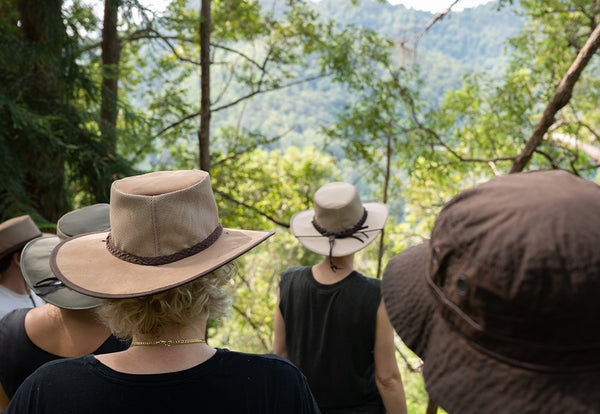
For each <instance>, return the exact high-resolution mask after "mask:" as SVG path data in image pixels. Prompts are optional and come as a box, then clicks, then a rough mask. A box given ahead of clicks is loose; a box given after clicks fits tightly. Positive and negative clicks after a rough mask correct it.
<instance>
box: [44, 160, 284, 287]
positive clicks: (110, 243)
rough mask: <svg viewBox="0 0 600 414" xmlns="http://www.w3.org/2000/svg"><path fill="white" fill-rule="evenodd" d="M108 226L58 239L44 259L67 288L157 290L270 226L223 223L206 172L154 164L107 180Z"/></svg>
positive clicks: (205, 268)
mask: <svg viewBox="0 0 600 414" xmlns="http://www.w3.org/2000/svg"><path fill="white" fill-rule="evenodd" d="M110 224H111V230H110V231H109V232H106V231H105V232H97V233H89V234H84V235H81V236H75V237H72V238H69V239H67V240H65V241H63V242H61V243H60V244H59V245H58V246H56V248H55V249H54V251H53V253H52V256H51V259H50V265H51V268H52V271H53V272H54V274H55V275H56V277H57V278H58V279H60V280H61V281H63V283H64V284H65V285H67V286H69V287H70V288H72V289H73V290H76V291H78V292H81V293H83V294H86V295H90V296H94V297H99V298H127V297H137V296H146V295H150V294H154V293H158V292H161V291H164V290H167V289H170V288H173V287H176V286H179V285H182V284H184V283H187V282H189V281H191V280H194V279H196V278H198V277H200V276H202V275H205V274H206V273H209V272H211V271H212V270H215V269H217V268H218V267H221V266H223V265H224V264H226V263H228V262H230V261H232V260H234V259H235V258H237V257H239V256H241V255H242V254H244V253H246V252H247V251H248V250H250V249H252V248H253V247H255V246H256V245H258V244H259V243H261V242H263V241H264V240H265V239H267V238H268V237H270V236H271V235H272V234H273V232H272V231H252V230H238V229H228V228H223V227H222V226H221V224H220V223H219V215H218V211H217V204H216V202H215V199H214V195H213V191H212V187H211V184H210V177H209V175H208V173H207V172H205V171H200V170H181V171H159V172H153V173H148V174H144V175H138V176H134V177H128V178H124V179H121V180H117V181H115V182H113V184H112V186H111V196H110Z"/></svg>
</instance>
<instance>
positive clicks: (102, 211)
mask: <svg viewBox="0 0 600 414" xmlns="http://www.w3.org/2000/svg"><path fill="white" fill-rule="evenodd" d="M106 230H110V206H109V205H108V204H107V203H98V204H93V205H90V206H85V207H81V208H79V209H77V210H73V211H70V212H68V213H67V214H65V215H64V216H62V217H61V218H60V219H59V220H58V222H57V223H56V235H57V236H58V237H59V238H60V239H61V240H64V239H66V238H68V237H72V236H75V235H78V234H83V233H90V232H94V231H106Z"/></svg>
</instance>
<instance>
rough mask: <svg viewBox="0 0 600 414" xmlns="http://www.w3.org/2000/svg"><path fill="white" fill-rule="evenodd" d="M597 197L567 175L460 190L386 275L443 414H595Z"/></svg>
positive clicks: (599, 304)
mask: <svg viewBox="0 0 600 414" xmlns="http://www.w3.org/2000/svg"><path fill="white" fill-rule="evenodd" d="M598 211H600V187H599V186H597V185H596V184H594V183H593V182H591V181H589V180H586V179H584V178H580V177H577V176H575V175H573V174H571V173H568V172H565V171H552V172H527V173H519V174H511V175H508V176H502V177H497V178H494V179H492V180H490V181H489V182H487V183H484V184H481V185H479V186H477V187H475V188H473V189H469V190H466V191H463V192H461V193H460V194H459V195H457V196H456V197H454V198H453V199H452V200H451V201H450V202H449V203H447V204H446V206H445V207H444V208H443V209H442V211H441V212H440V214H439V216H438V218H437V219H436V223H435V225H434V229H433V231H432V234H431V239H430V240H428V241H426V242H424V243H422V244H420V245H417V246H414V247H411V248H409V249H406V250H404V251H402V252H400V253H399V254H397V255H396V256H394V257H393V258H392V259H391V260H390V261H389V262H388V264H387V266H386V269H385V271H384V274H383V281H382V295H383V299H384V303H385V306H386V310H387V312H388V315H389V317H390V321H391V322H392V325H393V326H394V328H395V330H396V332H397V333H398V334H399V336H400V338H401V339H402V340H403V341H404V342H405V344H406V345H407V346H408V347H409V348H410V349H412V350H413V351H414V352H415V353H416V354H417V355H418V356H419V357H420V358H422V359H423V361H424V366H423V376H424V379H425V387H426V390H427V392H428V393H429V395H430V397H431V398H432V399H433V400H434V401H435V402H436V403H437V404H438V405H439V406H441V407H442V408H444V409H445V410H446V411H447V412H448V413H451V414H453V413H460V414H469V413H478V414H481V413H483V414H485V413H592V412H600V393H598V392H597V391H598V390H597V387H598V386H597V384H599V383H600V323H599V322H598V321H599V320H598V315H599V314H600V301H598V294H599V293H600V250H599V249H598V245H599V244H600V219H599V215H598Z"/></svg>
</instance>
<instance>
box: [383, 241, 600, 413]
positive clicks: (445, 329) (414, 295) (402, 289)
mask: <svg viewBox="0 0 600 414" xmlns="http://www.w3.org/2000/svg"><path fill="white" fill-rule="evenodd" d="M428 260H429V242H425V243H423V244H420V245H417V246H414V247H410V248H408V249H406V250H404V251H402V252H401V253H399V254H397V255H396V256H394V257H393V258H392V259H390V261H389V262H388V264H387V266H386V268H385V271H384V274H383V280H382V296H383V299H384V303H385V306H386V310H387V313H388V315H389V318H390V321H391V323H392V325H393V327H394V329H395V330H396V332H397V333H398V335H399V336H400V338H401V339H402V341H403V342H404V343H405V344H406V345H407V346H408V347H409V348H410V349H411V350H412V351H413V352H415V353H416V354H417V355H418V356H419V357H420V358H421V359H423V361H424V367H423V376H424V379H425V387H426V390H427V392H428V393H429V395H430V396H431V398H432V399H433V400H434V401H436V403H437V404H439V406H440V407H442V408H444V410H446V411H447V412H449V413H460V414H470V413H473V414H475V413H477V414H482V413H483V414H485V413H520V414H521V413H536V414H538V413H567V412H568V413H588V412H600V393H598V392H597V385H596V384H598V383H600V372H598V370H597V369H596V370H595V371H593V370H590V372H573V373H562V374H549V373H543V372H537V371H531V370H526V369H523V368H519V367H516V366H513V365H510V364H508V363H506V362H504V361H500V360H498V359H496V358H494V357H493V356H491V355H489V354H487V353H484V352H482V351H481V350H480V349H478V348H476V347H475V346H474V345H473V343H472V342H469V341H467V340H466V339H465V338H464V337H463V336H462V335H461V334H459V333H458V332H456V331H455V330H453V329H452V328H451V327H450V326H449V325H448V323H447V322H446V321H445V320H444V319H443V318H442V316H441V313H440V311H439V309H438V308H437V301H436V300H435V298H434V297H433V295H432V292H431V289H430V287H429V286H428V285H427V281H426V277H427V263H428Z"/></svg>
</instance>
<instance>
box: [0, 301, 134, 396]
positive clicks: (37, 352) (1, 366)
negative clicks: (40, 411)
mask: <svg viewBox="0 0 600 414" xmlns="http://www.w3.org/2000/svg"><path fill="white" fill-rule="evenodd" d="M30 310H31V309H15V310H13V311H11V312H9V313H8V314H6V315H5V316H4V317H3V318H2V319H1V320H0V384H2V388H4V392H5V393H6V395H7V396H8V398H9V399H10V398H12V396H13V395H14V393H15V392H16V391H17V388H18V387H19V385H21V383H22V382H23V381H25V378H27V376H28V375H29V374H31V373H32V372H33V371H35V370H36V369H37V368H39V367H40V366H42V365H43V364H45V363H46V362H49V361H54V360H55V359H61V358H63V357H61V356H58V355H54V354H51V353H50V352H46V351H44V350H43V349H40V348H38V347H37V346H36V345H35V344H34V343H33V342H31V340H30V339H29V337H28V336H27V332H26V331H25V315H26V314H27V312H28V311H30ZM128 347H129V342H125V341H121V340H119V339H117V338H115V337H114V336H112V335H110V336H109V337H108V339H106V341H104V343H103V344H102V345H100V347H99V348H98V349H97V350H95V351H94V352H93V353H94V354H108V353H111V352H119V351H124V350H125V349H127V348H128Z"/></svg>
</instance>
